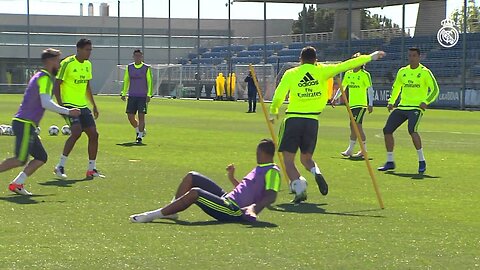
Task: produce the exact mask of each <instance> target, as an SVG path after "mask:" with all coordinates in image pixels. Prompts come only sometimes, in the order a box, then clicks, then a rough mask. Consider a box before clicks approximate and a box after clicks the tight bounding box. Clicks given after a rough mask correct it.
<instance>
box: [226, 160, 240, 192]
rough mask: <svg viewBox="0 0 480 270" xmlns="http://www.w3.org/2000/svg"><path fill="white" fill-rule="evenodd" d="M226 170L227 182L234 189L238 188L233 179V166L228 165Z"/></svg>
mask: <svg viewBox="0 0 480 270" xmlns="http://www.w3.org/2000/svg"><path fill="white" fill-rule="evenodd" d="M226 170H227V175H228V180H230V183H232V185H233V186H234V187H236V186H238V184H239V183H240V182H239V181H238V180H237V179H236V178H235V165H233V163H232V164H229V165H228V166H227V169H226Z"/></svg>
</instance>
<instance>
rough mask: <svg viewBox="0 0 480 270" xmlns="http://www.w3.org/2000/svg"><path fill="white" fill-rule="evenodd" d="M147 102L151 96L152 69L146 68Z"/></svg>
mask: <svg viewBox="0 0 480 270" xmlns="http://www.w3.org/2000/svg"><path fill="white" fill-rule="evenodd" d="M147 87H148V91H147V102H148V101H150V98H151V97H152V96H153V76H152V68H151V67H148V68H147Z"/></svg>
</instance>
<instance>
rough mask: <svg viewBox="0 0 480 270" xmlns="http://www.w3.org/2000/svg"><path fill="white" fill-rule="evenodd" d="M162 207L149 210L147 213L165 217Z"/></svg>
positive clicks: (156, 216)
mask: <svg viewBox="0 0 480 270" xmlns="http://www.w3.org/2000/svg"><path fill="white" fill-rule="evenodd" d="M162 209H163V208H160V209H157V210H153V211H149V212H147V215H148V216H151V217H153V218H163V217H165V216H164V215H163V214H162Z"/></svg>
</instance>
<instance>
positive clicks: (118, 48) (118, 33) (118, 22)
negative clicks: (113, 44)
mask: <svg viewBox="0 0 480 270" xmlns="http://www.w3.org/2000/svg"><path fill="white" fill-rule="evenodd" d="M117 9H118V10H117V16H118V17H117V65H120V0H118V4H117Z"/></svg>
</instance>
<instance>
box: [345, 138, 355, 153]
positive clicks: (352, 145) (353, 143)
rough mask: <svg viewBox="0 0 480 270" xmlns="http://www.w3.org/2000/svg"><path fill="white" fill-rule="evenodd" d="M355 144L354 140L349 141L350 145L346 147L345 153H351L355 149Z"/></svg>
mask: <svg viewBox="0 0 480 270" xmlns="http://www.w3.org/2000/svg"><path fill="white" fill-rule="evenodd" d="M356 143H357V141H356V140H350V144H349V145H348V148H347V150H346V151H347V152H349V153H351V152H352V151H353V149H354V148H355V144H356Z"/></svg>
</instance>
